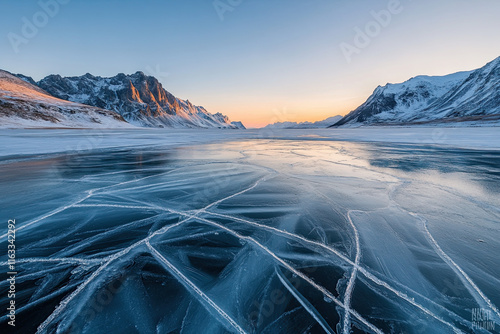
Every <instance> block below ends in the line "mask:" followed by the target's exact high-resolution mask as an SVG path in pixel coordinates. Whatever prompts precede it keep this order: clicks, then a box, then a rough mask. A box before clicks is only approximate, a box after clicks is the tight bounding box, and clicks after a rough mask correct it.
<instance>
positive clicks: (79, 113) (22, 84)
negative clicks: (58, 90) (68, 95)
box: [0, 70, 131, 128]
mask: <svg viewBox="0 0 500 334" xmlns="http://www.w3.org/2000/svg"><path fill="white" fill-rule="evenodd" d="M24 78H25V79H24V80H23V79H20V78H19V77H17V76H14V75H13V74H11V73H9V72H6V71H2V70H0V126H1V127H79V128H82V127H92V128H94V127H99V128H115V127H131V125H130V124H128V123H127V122H125V120H124V119H123V117H121V116H120V115H119V114H117V113H115V112H112V111H108V110H103V109H100V108H96V107H91V106H86V105H82V104H79V103H74V102H68V101H64V100H61V99H58V98H55V97H53V96H50V95H49V94H48V93H47V92H45V91H44V90H42V89H40V88H39V87H37V86H35V85H33V84H31V83H30V81H29V80H28V79H29V78H28V77H24Z"/></svg>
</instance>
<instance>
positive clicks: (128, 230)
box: [0, 128, 500, 334]
mask: <svg viewBox="0 0 500 334" xmlns="http://www.w3.org/2000/svg"><path fill="white" fill-rule="evenodd" d="M457 130H458V129H439V131H442V132H440V137H439V138H441V139H443V141H441V142H436V141H434V142H432V137H431V139H429V142H426V141H425V138H426V137H425V136H426V135H429V134H432V133H433V129H390V130H389V129H375V130H372V129H370V130H369V131H367V132H365V131H362V130H361V129H357V130H348V131H347V130H346V131H337V130H335V131H331V130H329V131H323V130H321V131H319V130H315V131H298V130H288V131H278V132H272V133H266V132H258V131H234V132H233V131H228V132H223V135H221V134H220V132H212V131H207V132H203V136H200V135H199V133H196V132H193V131H191V132H189V131H178V132H173V133H171V132H164V131H155V130H153V131H146V130H142V131H135V130H134V131H116V130H115V131H108V132H104V133H100V134H99V136H100V137H99V138H100V141H95V143H96V144H95V145H94V146H93V147H91V148H92V149H91V150H87V149H85V150H82V151H78V150H76V151H75V149H71V147H72V146H73V145H78V143H79V142H82V141H83V142H85V141H88V140H89V138H91V139H92V138H93V137H92V134H96V133H98V132H91V133H90V135H89V133H83V132H80V131H69V130H67V131H66V130H65V131H62V130H57V131H20V130H17V131H11V132H8V133H9V134H10V136H8V135H7V134H6V133H2V135H1V136H2V140H4V143H5V145H6V146H9V145H12V147H10V148H9V147H6V146H5V145H4V146H3V147H2V151H1V156H2V157H3V158H2V163H1V164H0V184H1V185H2V190H3V191H2V194H1V195H0V196H1V197H2V198H1V212H2V220H3V221H6V220H7V219H13V218H15V219H16V222H17V226H18V229H17V234H16V237H17V238H16V242H17V245H18V263H17V267H18V268H17V270H18V272H19V274H18V279H17V289H18V294H17V302H18V305H19V308H18V319H19V330H20V332H26V333H32V332H38V333H185V334H186V333H325V332H326V333H351V332H355V333H358V332H360V333H362V332H366V333H472V332H475V333H488V332H491V330H490V331H488V330H486V329H484V328H482V327H477V326H475V324H474V323H473V322H472V318H471V314H472V311H473V309H476V308H481V309H484V310H487V311H488V312H490V313H489V314H490V316H491V321H492V322H493V323H494V324H495V327H496V330H497V331H498V329H499V328H500V313H499V310H498V305H500V289H499V286H500V260H499V258H498V254H499V253H500V229H499V225H498V224H499V222H500V200H499V190H498V189H500V187H499V185H500V151H499V150H498V148H500V145H498V146H496V147H495V145H497V144H498V138H496V137H495V136H494V134H495V132H494V131H492V129H489V128H481V129H463V130H465V131H463V130H461V131H460V132H458V131H457ZM464 135H469V137H468V138H463V136H464ZM89 136H90V137H89ZM349 136H350V137H351V139H352V140H350V141H347V140H345V139H347V138H346V137H349ZM488 136H490V137H488ZM368 137H370V138H369V139H370V140H372V141H378V142H362V141H363V140H366V139H367V138H368ZM341 139H344V140H341ZM204 141H209V142H210V143H208V144H204V143H203V142H204ZM388 141H393V142H392V143H389V142H388ZM397 142H399V143H397ZM42 144H44V145H45V146H43V147H44V148H43V149H44V150H45V151H43V152H44V153H47V154H41V153H40V152H37V151H36V149H37V147H38V146H37V145H42ZM430 144H432V145H430ZM441 144H442V145H441ZM446 145H448V146H446ZM458 146H469V147H472V148H459V147H458ZM487 146H491V147H492V148H490V149H488V148H487ZM66 147H69V149H67V151H68V152H67V153H63V151H65V150H66ZM82 147H86V146H82ZM34 153H36V154H34ZM5 237H6V235H5V233H2V235H1V239H0V243H1V244H2V246H0V247H4V246H5V248H6V240H5ZM0 261H1V262H2V265H5V261H6V257H5V256H3V257H2V258H1V259H0ZM6 288H7V282H6V281H3V282H0V289H1V290H2V291H4V290H5V289H6ZM0 300H1V301H2V303H4V302H5V301H6V294H4V293H2V294H1V295H0ZM6 320H7V318H6V317H5V316H4V317H2V318H1V323H0V328H3V327H5V326H6ZM493 332H494V331H493Z"/></svg>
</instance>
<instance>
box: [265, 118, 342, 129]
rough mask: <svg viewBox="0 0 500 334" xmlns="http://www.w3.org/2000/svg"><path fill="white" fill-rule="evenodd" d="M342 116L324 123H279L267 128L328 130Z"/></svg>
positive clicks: (328, 119)
mask: <svg viewBox="0 0 500 334" xmlns="http://www.w3.org/2000/svg"><path fill="white" fill-rule="evenodd" d="M341 119H342V116H333V117H329V118H327V119H325V120H323V121H318V122H314V123H312V122H301V123H297V122H277V123H274V124H269V125H267V126H266V127H265V128H266V129H321V128H327V127H328V126H330V125H332V124H335V123H336V122H338V121H340V120H341Z"/></svg>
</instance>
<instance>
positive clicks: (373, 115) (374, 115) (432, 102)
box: [334, 57, 500, 126]
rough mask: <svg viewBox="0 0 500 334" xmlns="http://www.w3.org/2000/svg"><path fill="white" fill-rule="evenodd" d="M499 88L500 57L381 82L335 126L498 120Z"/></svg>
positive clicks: (499, 114) (499, 117)
mask: <svg viewBox="0 0 500 334" xmlns="http://www.w3.org/2000/svg"><path fill="white" fill-rule="evenodd" d="M499 88H500V57H499V58H497V59H495V60H494V61H492V62H490V63H488V64H487V65H486V66H484V67H482V68H480V69H478V70H475V71H469V72H458V73H455V74H450V75H446V76H433V77H432V76H417V77H414V78H411V79H410V80H408V81H405V82H403V83H399V84H387V85H385V86H383V87H381V86H379V87H377V88H376V89H375V91H374V92H373V94H372V95H371V96H370V97H369V98H368V100H367V101H366V102H365V103H363V104H362V105H361V106H359V107H358V108H357V109H355V110H354V111H352V112H351V113H349V114H348V115H346V116H345V117H344V118H342V119H341V120H340V121H339V122H337V123H335V124H334V126H360V125H401V124H427V123H440V122H447V123H449V122H464V121H477V122H485V121H498V120H500V90H499Z"/></svg>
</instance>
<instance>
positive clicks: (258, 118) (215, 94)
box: [0, 0, 500, 126]
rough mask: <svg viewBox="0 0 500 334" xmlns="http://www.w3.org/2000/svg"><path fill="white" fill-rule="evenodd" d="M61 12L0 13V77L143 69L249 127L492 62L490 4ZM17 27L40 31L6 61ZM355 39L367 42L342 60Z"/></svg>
mask: <svg viewBox="0 0 500 334" xmlns="http://www.w3.org/2000/svg"><path fill="white" fill-rule="evenodd" d="M51 1H58V0H41V2H42V3H50V2H51ZM59 1H61V2H67V3H65V4H60V5H59V7H60V8H59V10H58V12H57V13H56V14H55V15H52V16H46V17H45V18H47V17H48V19H47V20H44V16H43V14H40V12H41V11H43V8H42V7H43V6H41V5H40V3H39V2H37V1H29V2H28V1H17V0H3V1H2V2H1V4H0V13H2V14H1V15H2V20H0V29H1V30H0V31H1V32H2V36H1V39H0V68H2V69H5V70H7V71H11V72H16V73H23V74H26V75H30V76H33V77H34V78H35V79H36V80H39V79H41V78H42V77H44V76H46V75H48V74H52V73H58V74H61V75H63V76H72V75H82V74H85V73H87V72H90V73H92V74H94V75H100V76H113V75H116V74H117V73H120V72H123V73H134V72H136V71H138V70H141V71H143V72H145V73H146V74H150V75H155V76H157V77H158V79H159V80H160V81H161V82H162V83H163V85H164V87H165V88H166V89H167V90H169V91H170V92H171V93H173V94H175V95H176V96H178V97H180V98H184V99H189V100H190V101H192V102H193V103H195V104H198V105H203V106H205V107H206V108H207V109H208V110H209V111H211V112H222V113H225V114H227V115H229V116H230V118H231V119H234V120H242V121H243V122H244V123H246V124H247V125H250V126H259V125H265V124H267V123H269V122H275V121H294V120H298V121H302V120H311V121H314V120H319V119H323V118H326V117H329V116H333V115H336V114H345V113H347V112H349V111H350V110H352V109H354V108H355V107H356V106H358V105H359V104H360V103H362V102H363V101H364V100H365V99H366V98H367V97H368V96H369V95H370V94H371V92H372V91H373V89H375V87H376V86H377V85H379V84H380V85H383V84H385V83H387V82H400V81H404V80H406V79H409V78H410V77H412V76H415V75H419V74H429V75H442V74H447V73H451V72H455V71H460V70H469V69H474V68H478V67H481V66H483V65H484V64H485V63H486V62H488V61H490V60H492V59H494V58H496V57H498V56H500V43H498V40H499V37H500V36H499V31H500V20H499V19H498V18H499V17H500V1H498V0H474V1H472V0H469V1H465V0H440V1H431V0H420V1H416V0H413V1H412V0H401V1H397V0H390V1H386V0H384V1H380V0H342V1H340V0H303V1H298V0H286V1H285V0H241V1H239V4H238V1H237V0H220V2H219V4H220V3H223V4H224V3H225V4H226V7H225V8H226V9H228V10H227V11H225V12H224V13H223V14H222V19H221V15H220V14H221V12H218V11H217V10H216V8H215V6H214V1H212V0H206V1H203V0H163V1H160V0H150V1H132V0H109V1H102V0H101V1H98V0H64V1H63V0H59ZM231 3H232V4H233V5H231ZM228 6H229V7H228ZM391 6H392V7H391ZM221 8H222V7H221ZM390 8H393V9H394V8H397V10H394V13H391V11H389V9H390ZM373 12H375V13H387V12H389V13H390V17H389V18H388V17H387V16H386V17H384V18H385V21H380V22H383V23H384V24H383V25H382V24H381V23H378V22H377V21H376V19H375V17H374V15H373ZM37 15H38V16H37ZM34 16H35V17H34ZM382 16H383V15H382ZM23 18H26V20H27V21H29V22H30V23H34V22H35V21H36V20H38V22H35V23H38V25H39V26H40V27H39V28H37V29H38V32H37V33H36V34H33V36H29V38H25V39H24V40H23V43H21V44H18V45H17V51H18V52H15V49H16V47H13V45H12V43H11V40H12V38H13V37H12V36H20V37H22V38H24V37H23V36H24V35H23V32H22V27H23V25H25V23H24V22H25V21H23ZM374 22H375V23H378V24H379V27H378V29H377V27H376V26H374V25H373V23H374ZM370 24H371V26H370ZM358 28H359V30H361V31H363V32H366V31H368V32H370V34H371V35H372V36H371V37H370V36H368V35H367V36H368V42H367V43H364V44H363V45H362V46H363V47H362V48H357V52H356V53H352V54H351V55H350V57H348V58H350V61H348V59H347V58H346V56H345V54H344V52H343V51H342V48H341V46H342V45H344V46H345V45H351V46H354V47H356V45H355V43H354V42H355V37H356V34H357V31H359V30H356V29H358ZM366 29H368V30H366ZM369 29H372V30H369ZM16 41H18V40H17V39H16ZM364 42H366V41H364ZM342 43H344V44H342ZM365 44H366V45H365ZM351 50H352V49H351Z"/></svg>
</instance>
